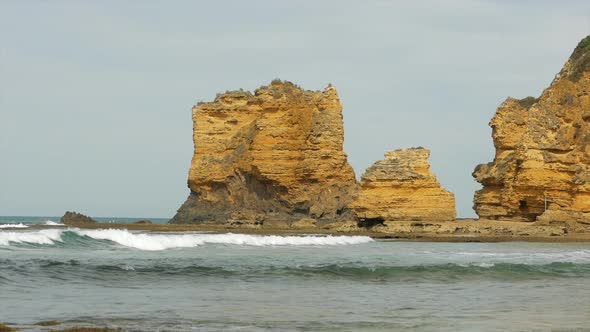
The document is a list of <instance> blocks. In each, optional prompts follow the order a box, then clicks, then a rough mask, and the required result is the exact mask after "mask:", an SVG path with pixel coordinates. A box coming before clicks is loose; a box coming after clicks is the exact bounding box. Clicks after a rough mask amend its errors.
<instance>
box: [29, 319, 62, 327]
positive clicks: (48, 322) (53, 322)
mask: <svg viewBox="0 0 590 332" xmlns="http://www.w3.org/2000/svg"><path fill="white" fill-rule="evenodd" d="M61 324H62V322H59V321H56V320H44V321H42V322H38V323H35V324H33V325H37V326H56V325H61Z"/></svg>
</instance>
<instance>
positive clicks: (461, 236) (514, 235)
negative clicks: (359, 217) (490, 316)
mask: <svg viewBox="0 0 590 332" xmlns="http://www.w3.org/2000/svg"><path fill="white" fill-rule="evenodd" d="M65 225H66V226H67V227H76V228H80V229H124V230H129V231H147V232H162V233H174V232H210V233H215V234H220V233H235V234H251V235H278V236H290V235H291V236H303V235H326V236H328V235H331V236H368V237H371V238H373V239H380V240H388V239H389V240H400V241H415V242H517V241H518V242H547V243H559V242H588V243H590V225H587V224H580V223H574V222H572V223H564V222H554V223H539V222H534V223H529V222H518V221H496V220H477V219H459V220H455V221H438V222H436V221H433V222H424V221H420V222H418V221H395V222H385V223H383V224H379V225H376V226H373V227H370V228H363V227H358V226H357V225H356V223H354V222H352V221H347V222H336V223H330V224H325V225H305V226H293V225H292V226H288V225H277V224H274V225H268V226H267V225H228V224H145V223H144V224H126V223H100V222H96V223H91V222H79V223H71V222H70V223H66V224H65ZM62 227H63V226H61V227H60V228H62ZM50 228H52V229H53V228H56V227H55V226H48V225H31V226H30V227H29V228H28V229H50Z"/></svg>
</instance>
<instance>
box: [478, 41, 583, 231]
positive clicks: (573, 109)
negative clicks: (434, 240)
mask: <svg viewBox="0 0 590 332" xmlns="http://www.w3.org/2000/svg"><path fill="white" fill-rule="evenodd" d="M589 70H590V36H589V37H586V38H585V39H583V40H582V41H581V42H580V44H579V45H578V46H577V47H576V49H575V50H574V52H573V54H572V56H571V57H570V59H569V60H568V61H567V62H566V64H565V65H564V67H563V69H562V70H561V71H560V72H559V74H558V75H557V76H556V77H555V79H554V80H553V82H552V83H551V85H550V86H549V87H548V88H547V89H546V90H545V91H543V93H542V94H541V96H540V97H539V98H537V99H535V98H533V97H528V98H525V99H522V100H517V99H513V98H508V99H507V100H506V101H505V102H504V103H503V104H502V105H500V107H499V108H498V110H497V112H496V115H495V116H494V118H493V119H492V120H491V122H490V126H491V127H492V130H493V131H492V137H493V140H494V146H495V148H496V154H495V158H494V161H493V162H491V163H488V164H482V165H479V166H477V168H476V169H475V171H474V172H473V176H474V177H475V179H476V180H477V181H478V182H480V183H481V184H482V185H483V189H481V190H479V191H478V192H476V194H475V197H474V209H475V211H476V212H477V214H478V215H479V216H480V217H481V218H489V219H512V220H523V221H533V220H536V219H539V220H577V221H587V220H590V182H589V181H590V172H589V166H590V95H589V93H590V74H589Z"/></svg>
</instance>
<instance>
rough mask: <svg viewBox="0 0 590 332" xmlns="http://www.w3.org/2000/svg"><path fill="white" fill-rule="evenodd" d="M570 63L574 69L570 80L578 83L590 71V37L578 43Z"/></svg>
mask: <svg viewBox="0 0 590 332" xmlns="http://www.w3.org/2000/svg"><path fill="white" fill-rule="evenodd" d="M570 61H571V62H572V67H571V69H570V74H569V76H568V78H569V79H570V80H572V81H574V82H577V81H578V80H579V79H580V78H581V77H582V73H584V72H585V71H588V70H590V36H586V38H584V39H582V40H581V41H580V43H578V46H576V48H575V49H574V52H573V53H572V56H571V57H570Z"/></svg>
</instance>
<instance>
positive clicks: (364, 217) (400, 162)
mask: <svg viewBox="0 0 590 332" xmlns="http://www.w3.org/2000/svg"><path fill="white" fill-rule="evenodd" d="M429 156H430V151H429V150H427V149H423V148H412V149H402V150H393V151H389V152H387V153H385V159H383V160H379V161H377V162H376V163H374V164H373V165H372V166H371V167H369V168H368V169H367V170H366V171H365V173H364V174H363V176H362V178H361V187H360V192H359V195H358V197H357V199H356V200H355V201H354V202H353V203H352V205H351V207H352V208H353V210H354V212H355V214H356V216H357V218H358V219H359V220H360V221H361V222H365V223H366V224H367V225H371V224H375V223H379V222H382V221H393V220H416V221H426V220H438V221H444V220H453V219H455V198H454V195H453V194H452V193H450V192H448V191H446V190H444V189H443V188H441V186H440V183H439V182H438V181H437V179H436V177H435V176H434V174H432V173H431V172H430V164H429V163H428V157H429Z"/></svg>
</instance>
